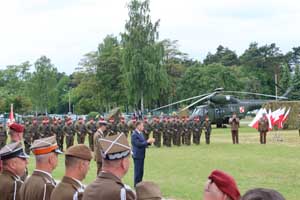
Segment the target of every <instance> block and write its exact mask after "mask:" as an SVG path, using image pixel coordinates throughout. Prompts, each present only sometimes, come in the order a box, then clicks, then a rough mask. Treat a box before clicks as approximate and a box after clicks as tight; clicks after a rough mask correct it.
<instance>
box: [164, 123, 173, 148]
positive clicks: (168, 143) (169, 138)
mask: <svg viewBox="0 0 300 200" xmlns="http://www.w3.org/2000/svg"><path fill="white" fill-rule="evenodd" d="M172 131H173V130H172V123H171V121H170V120H168V122H167V123H166V142H165V143H166V146H167V147H171V146H172V136H173V132H172Z"/></svg>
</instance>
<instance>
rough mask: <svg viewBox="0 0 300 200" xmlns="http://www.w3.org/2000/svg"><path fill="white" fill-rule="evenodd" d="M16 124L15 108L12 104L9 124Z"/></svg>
mask: <svg viewBox="0 0 300 200" xmlns="http://www.w3.org/2000/svg"><path fill="white" fill-rule="evenodd" d="M14 122H15V117H14V106H13V104H10V113H9V116H8V120H7V124H8V125H11V124H12V123H14Z"/></svg>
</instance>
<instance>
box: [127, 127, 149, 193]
mask: <svg viewBox="0 0 300 200" xmlns="http://www.w3.org/2000/svg"><path fill="white" fill-rule="evenodd" d="M131 145H132V152H133V155H132V158H133V161H134V187H135V185H136V184H138V183H139V182H141V181H142V180H143V175H144V160H145V153H146V148H147V147H148V145H149V144H148V143H147V141H146V140H145V138H144V136H143V134H142V133H139V132H138V131H137V130H134V131H133V133H132V135H131Z"/></svg>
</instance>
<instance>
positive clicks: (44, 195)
mask: <svg viewBox="0 0 300 200" xmlns="http://www.w3.org/2000/svg"><path fill="white" fill-rule="evenodd" d="M55 185H56V183H55V181H54V179H53V178H52V177H51V176H49V175H48V174H46V173H44V172H41V171H36V170H35V171H34V172H33V174H32V175H31V176H30V177H29V178H27V179H26V180H25V182H24V184H23V185H22V187H21V191H20V196H21V200H49V199H50V196H51V193H52V191H53V189H54V188H55Z"/></svg>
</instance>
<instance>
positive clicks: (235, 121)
mask: <svg viewBox="0 0 300 200" xmlns="http://www.w3.org/2000/svg"><path fill="white" fill-rule="evenodd" d="M229 124H230V126H231V135H232V142H233V144H238V143H239V127H240V119H239V118H238V117H237V116H236V113H235V112H234V113H233V114H232V117H231V118H230V119H229Z"/></svg>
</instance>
